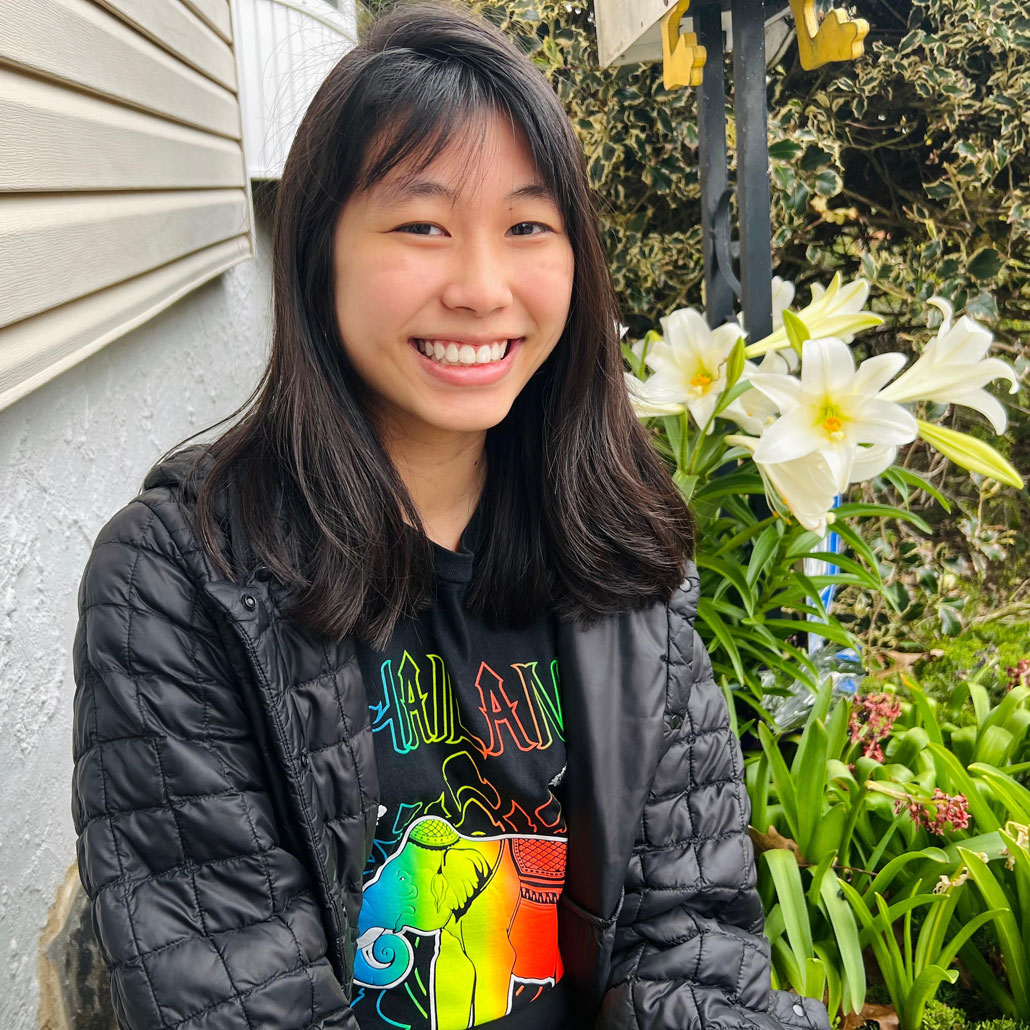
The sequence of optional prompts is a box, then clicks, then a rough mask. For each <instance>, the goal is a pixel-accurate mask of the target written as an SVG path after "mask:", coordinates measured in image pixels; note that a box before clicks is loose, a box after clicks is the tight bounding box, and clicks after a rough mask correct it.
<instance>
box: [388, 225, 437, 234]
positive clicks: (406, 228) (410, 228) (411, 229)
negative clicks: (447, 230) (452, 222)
mask: <svg viewBox="0 0 1030 1030" xmlns="http://www.w3.org/2000/svg"><path fill="white" fill-rule="evenodd" d="M439 228H440V226H438V225H433V224H432V223H431V222H411V223H409V224H408V225H402V226H399V227H398V229H397V232H407V233H411V235H412V236H429V235H430V232H426V231H424V230H432V229H439ZM441 231H442V230H441Z"/></svg>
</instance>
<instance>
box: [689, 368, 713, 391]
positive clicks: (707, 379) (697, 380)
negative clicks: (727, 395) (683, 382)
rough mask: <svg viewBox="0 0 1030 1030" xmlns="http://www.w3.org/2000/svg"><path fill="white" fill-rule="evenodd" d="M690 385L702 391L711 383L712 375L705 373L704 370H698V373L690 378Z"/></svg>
mask: <svg viewBox="0 0 1030 1030" xmlns="http://www.w3.org/2000/svg"><path fill="white" fill-rule="evenodd" d="M690 385H691V386H696V387H698V388H699V389H700V390H701V391H702V392H703V391H704V389H705V388H706V387H708V386H711V385H712V377H711V376H709V375H705V373H704V372H698V374H697V375H696V376H694V378H693V379H691V380H690Z"/></svg>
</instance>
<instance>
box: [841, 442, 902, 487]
mask: <svg viewBox="0 0 1030 1030" xmlns="http://www.w3.org/2000/svg"><path fill="white" fill-rule="evenodd" d="M897 455H898V449H897V447H895V446H894V445H893V444H885V443H874V444H873V445H872V446H870V447H856V448H855V460H854V461H853V462H852V463H851V482H852V483H861V482H863V481H864V480H866V479H872V478H873V477H874V476H878V475H879V474H880V473H881V472H883V471H884V470H885V469H888V468H890V467H891V465H892V464H893V463H894V459H895V458H896V457H897Z"/></svg>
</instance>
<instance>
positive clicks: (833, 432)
mask: <svg viewBox="0 0 1030 1030" xmlns="http://www.w3.org/2000/svg"><path fill="white" fill-rule="evenodd" d="M819 414H820V415H821V416H822V422H821V423H820V425H821V427H822V430H823V432H824V433H825V434H826V435H827V436H828V437H829V438H830V439H831V440H833V441H834V442H839V441H840V440H843V439H844V419H843V418H842V416H841V413H840V409H839V408H838V407H837V406H836V405H835V404H830V403H829V402H827V403H825V404H824V405H823V408H822V411H820V413H819Z"/></svg>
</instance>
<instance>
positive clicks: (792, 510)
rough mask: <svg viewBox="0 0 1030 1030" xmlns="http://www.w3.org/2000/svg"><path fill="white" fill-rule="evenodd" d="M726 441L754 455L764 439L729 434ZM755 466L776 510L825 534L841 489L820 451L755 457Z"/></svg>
mask: <svg viewBox="0 0 1030 1030" xmlns="http://www.w3.org/2000/svg"><path fill="white" fill-rule="evenodd" d="M726 442H727V443H728V444H730V445H731V446H739V447H745V448H747V450H749V451H751V452H752V456H753V455H754V451H755V448H756V446H757V445H758V443H759V442H760V441H759V440H757V439H755V438H754V437H750V436H727V437H726ZM755 466H756V468H757V469H758V471H759V472H760V473H761V476H762V480H763V482H764V483H765V493H766V496H767V497H768V499H769V501H770V502H771V503H772V506H773V508H774V509H776V510H777V511H779V512H780V514H781V515H791V516H793V517H794V518H795V519H797V520H798V522H799V523H801V525H802V526H804V527H805V529H811V530H814V531H815V532H816V533H819V534H820V535H825V533H826V527H827V525H828V524H829V522H830V521H831V520H832V515H831V514H830V512H831V509H832V508H833V502H834V499H835V498H836V496H837V488H836V484H835V482H834V478H833V473H832V471H831V470H830V466H829V465H828V464H827V462H826V459H825V458H824V457H823V456H822V455H821V454H820V453H819V452H818V451H812V452H811V453H809V454H806V455H805V456H804V457H801V458H792V459H790V460H789V461H777V462H762V461H758V459H757V458H755Z"/></svg>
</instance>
